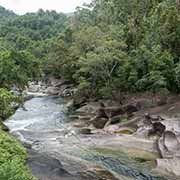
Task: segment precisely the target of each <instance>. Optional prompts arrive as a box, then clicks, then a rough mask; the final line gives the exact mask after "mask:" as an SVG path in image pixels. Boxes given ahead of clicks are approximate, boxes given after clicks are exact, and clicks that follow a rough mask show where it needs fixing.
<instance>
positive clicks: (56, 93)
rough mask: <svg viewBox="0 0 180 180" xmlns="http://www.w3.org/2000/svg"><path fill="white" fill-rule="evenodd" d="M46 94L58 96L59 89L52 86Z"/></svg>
mask: <svg viewBox="0 0 180 180" xmlns="http://www.w3.org/2000/svg"><path fill="white" fill-rule="evenodd" d="M46 93H47V94H49V95H58V94H59V88H57V87H53V86H50V87H48V88H47V89H46Z"/></svg>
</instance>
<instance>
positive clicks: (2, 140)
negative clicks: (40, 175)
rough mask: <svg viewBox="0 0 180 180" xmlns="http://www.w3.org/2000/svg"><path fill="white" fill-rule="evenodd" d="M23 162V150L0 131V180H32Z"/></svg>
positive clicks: (24, 157) (12, 139)
mask: <svg viewBox="0 0 180 180" xmlns="http://www.w3.org/2000/svg"><path fill="white" fill-rule="evenodd" d="M25 161H26V151H25V149H24V148H23V147H22V146H21V145H20V144H19V142H18V141H17V140H15V139H14V138H13V137H10V136H9V135H7V134H6V133H4V132H2V131H1V130H0V179H1V180H34V178H33V177H32V176H31V175H30V172H29V170H28V169H27V167H26V166H25Z"/></svg>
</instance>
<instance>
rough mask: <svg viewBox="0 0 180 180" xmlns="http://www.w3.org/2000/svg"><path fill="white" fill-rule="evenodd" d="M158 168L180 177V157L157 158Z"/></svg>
mask: <svg viewBox="0 0 180 180" xmlns="http://www.w3.org/2000/svg"><path fill="white" fill-rule="evenodd" d="M156 164H157V167H156V170H158V171H160V172H163V173H165V174H171V175H173V176H174V175H175V176H176V177H179V178H180V159H179V158H173V159H157V160H156Z"/></svg>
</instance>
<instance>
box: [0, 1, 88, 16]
mask: <svg viewBox="0 0 180 180" xmlns="http://www.w3.org/2000/svg"><path fill="white" fill-rule="evenodd" d="M89 2H91V0H0V5H1V6H3V7H5V8H7V9H9V10H13V11H14V12H15V13H17V14H25V13H26V12H36V11H37V10H38V9H40V8H41V9H44V10H47V9H49V10H56V11H58V12H65V13H69V12H73V11H74V10H75V8H76V7H77V6H81V5H82V4H83V3H89Z"/></svg>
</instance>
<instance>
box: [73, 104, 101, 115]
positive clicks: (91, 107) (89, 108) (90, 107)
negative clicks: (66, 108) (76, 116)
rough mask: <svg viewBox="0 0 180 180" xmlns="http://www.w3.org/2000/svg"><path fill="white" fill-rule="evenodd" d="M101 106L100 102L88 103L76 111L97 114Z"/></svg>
mask: <svg viewBox="0 0 180 180" xmlns="http://www.w3.org/2000/svg"><path fill="white" fill-rule="evenodd" d="M99 107H100V106H99V103H88V104H86V105H84V106H82V107H81V108H79V109H77V110H76V112H77V113H83V114H96V112H97V110H98V109H99Z"/></svg>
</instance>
